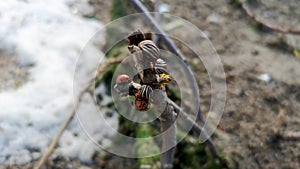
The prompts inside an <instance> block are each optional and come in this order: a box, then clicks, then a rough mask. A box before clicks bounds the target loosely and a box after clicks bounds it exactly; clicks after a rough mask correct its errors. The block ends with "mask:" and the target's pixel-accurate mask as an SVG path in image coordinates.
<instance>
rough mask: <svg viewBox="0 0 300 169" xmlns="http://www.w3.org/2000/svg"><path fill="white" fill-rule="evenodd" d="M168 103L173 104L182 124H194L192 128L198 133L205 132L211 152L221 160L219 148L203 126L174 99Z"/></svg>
mask: <svg viewBox="0 0 300 169" xmlns="http://www.w3.org/2000/svg"><path fill="white" fill-rule="evenodd" d="M168 103H169V104H171V105H172V106H173V108H174V111H175V112H177V113H178V117H179V119H178V120H179V123H181V124H182V125H188V126H192V130H193V131H195V132H196V133H197V134H198V135H200V134H201V133H203V136H204V137H205V138H204V139H206V140H207V141H206V142H205V143H206V144H207V146H208V148H209V150H210V152H211V153H212V155H213V157H214V158H216V159H219V160H222V159H221V157H220V155H219V153H218V151H217V149H216V146H215V145H214V144H213V142H212V140H211V139H210V138H209V137H208V135H207V133H206V131H205V130H203V128H201V127H200V126H199V125H198V124H197V123H195V122H194V121H193V120H192V119H191V118H190V117H189V116H188V115H187V114H186V113H185V112H184V111H182V109H181V108H180V107H179V106H178V105H177V104H176V103H174V102H173V101H172V100H170V99H169V100H168Z"/></svg>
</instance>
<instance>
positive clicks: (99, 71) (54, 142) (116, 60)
mask: <svg viewBox="0 0 300 169" xmlns="http://www.w3.org/2000/svg"><path fill="white" fill-rule="evenodd" d="M122 60H123V58H121V57H119V58H113V59H109V60H107V61H105V62H104V63H103V64H101V65H100V67H99V68H98V69H97V71H96V77H98V78H97V79H96V80H101V78H102V76H101V75H102V74H103V72H104V71H105V69H106V67H107V66H108V65H109V64H115V63H119V62H121V61H122ZM93 80H94V79H92V80H90V81H89V83H88V85H87V86H86V87H84V88H83V90H82V91H81V92H80V93H79V96H78V98H77V100H76V102H75V104H74V108H73V109H72V111H71V112H70V114H69V116H68V118H67V119H66V120H65V122H64V123H63V124H62V125H61V127H60V129H59V131H58V133H57V134H56V136H55V138H54V139H53V140H52V142H51V144H50V145H49V147H48V149H47V151H46V152H45V153H44V154H43V156H42V157H41V158H40V160H39V162H38V164H37V165H36V166H35V167H34V169H40V168H41V167H42V166H44V165H45V163H46V161H47V159H48V158H49V156H50V155H51V154H52V153H53V151H54V149H55V147H56V145H57V143H58V141H59V139H60V138H61V136H62V134H63V132H64V131H65V129H66V128H67V127H68V125H69V124H70V122H71V121H72V119H73V118H74V115H75V113H76V110H77V108H78V106H79V103H80V101H81V98H82V96H83V94H84V93H85V92H88V91H89V90H90V87H91V85H93V84H94V83H92V82H93Z"/></svg>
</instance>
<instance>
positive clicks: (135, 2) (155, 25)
mask: <svg viewBox="0 0 300 169" xmlns="http://www.w3.org/2000/svg"><path fill="white" fill-rule="evenodd" d="M131 3H132V5H133V6H134V7H135V8H136V9H137V10H138V11H139V12H142V13H144V15H145V19H146V20H147V21H148V22H149V23H150V24H151V26H152V27H153V28H154V29H155V31H156V32H158V33H159V34H160V35H161V39H162V41H163V42H164V43H165V44H166V46H167V47H168V49H169V50H170V51H171V52H172V53H174V54H175V55H176V56H177V57H178V58H179V59H180V60H182V61H183V62H184V63H185V65H186V67H185V68H186V69H187V71H188V78H189V80H190V81H191V82H193V87H194V89H198V86H197V83H196V80H195V79H194V74H193V71H192V70H191V68H190V66H189V64H188V62H187V60H186V58H185V57H184V56H183V55H182V54H181V53H180V51H179V49H178V48H177V47H176V45H175V44H174V43H173V42H172V40H171V39H170V38H169V37H168V36H167V35H166V33H165V32H164V31H163V30H162V28H161V27H160V25H159V24H158V23H157V22H156V21H155V19H153V17H152V16H151V15H150V14H149V11H148V10H147V8H146V7H145V6H144V5H143V4H142V3H141V2H140V1H139V0H131ZM197 92H198V91H197ZM198 107H199V112H198V113H197V121H199V122H203V121H204V118H203V115H202V113H201V111H200V106H198ZM195 126H199V125H198V124H196V123H195ZM200 129H201V128H200ZM200 133H201V131H200ZM207 144H208V146H209V149H210V151H211V153H212V154H213V155H214V157H217V158H219V155H218V152H217V149H216V148H215V146H214V144H213V142H212V140H211V139H208V140H207Z"/></svg>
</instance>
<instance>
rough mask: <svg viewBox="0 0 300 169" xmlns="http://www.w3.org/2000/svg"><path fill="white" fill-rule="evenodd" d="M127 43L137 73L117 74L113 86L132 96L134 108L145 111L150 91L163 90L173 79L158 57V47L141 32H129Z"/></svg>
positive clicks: (122, 93) (118, 90)
mask: <svg viewBox="0 0 300 169" xmlns="http://www.w3.org/2000/svg"><path fill="white" fill-rule="evenodd" d="M128 43H129V46H128V50H129V51H130V52H131V53H132V55H133V59H134V62H135V67H136V69H137V72H138V73H137V74H136V75H135V76H134V77H133V79H131V78H130V77H129V76H128V75H126V74H122V75H119V76H118V77H117V79H116V85H115V87H114V88H115V89H116V91H117V92H119V93H120V94H121V95H123V96H126V95H130V96H134V105H135V108H136V109H137V110H139V111H145V110H148V109H149V107H150V103H149V97H150V94H151V92H152V91H153V90H154V89H162V90H163V89H164V87H165V86H166V85H167V84H169V83H170V82H171V81H172V80H173V79H172V77H171V76H170V75H169V74H168V72H167V63H166V62H165V61H164V60H163V59H161V57H160V50H159V48H158V47H157V46H156V45H155V43H154V42H153V41H151V40H146V38H145V35H144V33H143V32H141V31H140V30H137V31H135V32H133V33H131V34H130V35H129V36H128Z"/></svg>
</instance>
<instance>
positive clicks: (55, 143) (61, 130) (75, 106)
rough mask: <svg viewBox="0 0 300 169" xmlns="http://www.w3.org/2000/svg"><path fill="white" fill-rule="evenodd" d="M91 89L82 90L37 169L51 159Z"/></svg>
mask: <svg viewBox="0 0 300 169" xmlns="http://www.w3.org/2000/svg"><path fill="white" fill-rule="evenodd" d="M89 87H90V84H89V85H88V86H86V87H85V88H84V90H82V91H81V92H80V94H79V96H78V99H77V101H76V103H75V105H74V108H73V109H72V111H71V112H70V114H69V116H68V118H67V119H66V120H65V122H64V123H63V124H62V126H61V127H60V129H59V131H58V133H57V134H56V136H55V138H54V139H53V140H52V142H51V144H50V145H49V147H48V149H47V151H46V152H45V153H44V154H43V156H42V157H41V159H40V160H39V162H38V164H37V165H36V167H35V169H40V168H41V167H42V166H43V165H44V164H45V162H46V161H47V159H48V158H49V156H50V155H51V154H52V152H53V151H54V149H55V147H56V145H57V143H58V141H59V139H60V137H61V136H62V134H63V132H64V131H65V129H66V128H67V127H68V125H69V124H70V122H71V121H72V119H73V117H74V115H75V112H76V109H77V108H78V106H79V103H80V100H81V98H82V96H83V94H84V93H85V92H86V91H87V90H88V88H89Z"/></svg>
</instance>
